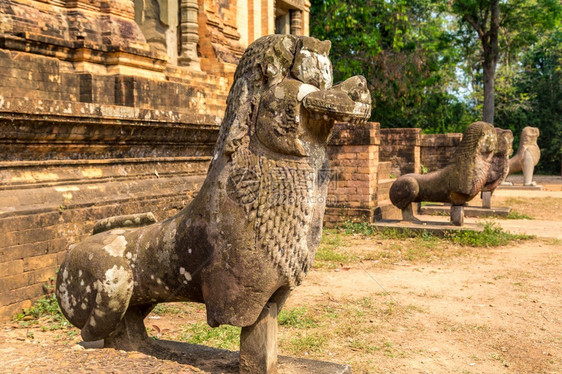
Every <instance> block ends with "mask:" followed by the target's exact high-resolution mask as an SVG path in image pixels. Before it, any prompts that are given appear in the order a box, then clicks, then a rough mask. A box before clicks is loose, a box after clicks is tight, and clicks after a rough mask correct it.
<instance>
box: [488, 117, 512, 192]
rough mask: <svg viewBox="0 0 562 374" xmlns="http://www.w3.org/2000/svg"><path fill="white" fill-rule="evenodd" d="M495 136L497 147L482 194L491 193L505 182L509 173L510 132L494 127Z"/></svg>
mask: <svg viewBox="0 0 562 374" xmlns="http://www.w3.org/2000/svg"><path fill="white" fill-rule="evenodd" d="M496 134H497V138H498V145H497V147H496V151H495V152H494V156H493V157H492V162H491V164H490V169H489V170H488V176H487V177H486V183H484V186H483V187H482V192H493V191H494V190H495V189H496V187H498V186H499V185H500V184H501V183H502V182H503V181H504V180H505V178H506V177H507V174H508V172H509V156H511V154H512V153H513V147H512V144H513V133H512V132H511V130H504V129H500V128H499V127H496Z"/></svg>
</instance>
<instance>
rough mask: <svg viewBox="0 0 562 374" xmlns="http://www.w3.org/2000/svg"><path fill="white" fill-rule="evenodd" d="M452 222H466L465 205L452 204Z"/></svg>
mask: <svg viewBox="0 0 562 374" xmlns="http://www.w3.org/2000/svg"><path fill="white" fill-rule="evenodd" d="M451 222H452V223H453V225H455V226H462V225H463V224H464V205H453V206H451Z"/></svg>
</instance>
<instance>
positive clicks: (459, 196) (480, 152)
mask: <svg viewBox="0 0 562 374" xmlns="http://www.w3.org/2000/svg"><path fill="white" fill-rule="evenodd" d="M496 146H497V134H496V130H495V129H494V126H492V125H491V124H489V123H487V122H474V123H472V124H471V125H469V126H468V127H467V129H466V130H465V132H464V134H463V137H462V141H461V142H460V144H459V146H458V147H457V149H456V150H455V153H454V154H453V157H452V159H451V161H450V162H449V163H448V164H447V166H445V167H444V168H443V169H439V170H437V171H434V172H431V173H428V174H414V173H412V174H405V175H402V176H401V177H399V178H398V179H396V181H395V182H394V183H393V184H392V186H391V187H390V192H389V195H390V201H392V204H394V205H395V206H396V207H398V208H399V209H401V210H402V217H403V219H405V220H410V221H417V219H416V218H415V217H414V216H413V212H412V203H413V202H422V201H431V202H443V203H451V204H452V205H453V206H462V205H463V204H464V203H466V202H468V201H470V200H472V199H473V198H474V197H475V196H476V195H477V194H478V193H480V191H481V190H482V187H483V186H484V184H485V183H486V179H487V176H488V171H489V169H490V164H491V162H492V157H493V155H494V152H495V151H496ZM451 211H453V210H451ZM452 218H453V216H452ZM453 223H454V224H458V225H462V219H459V220H457V219H456V218H455V219H454V220H453Z"/></svg>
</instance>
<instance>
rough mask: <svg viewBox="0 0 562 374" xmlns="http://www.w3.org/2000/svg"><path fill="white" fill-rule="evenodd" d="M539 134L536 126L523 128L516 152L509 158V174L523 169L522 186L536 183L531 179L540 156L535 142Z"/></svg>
mask: <svg viewBox="0 0 562 374" xmlns="http://www.w3.org/2000/svg"><path fill="white" fill-rule="evenodd" d="M539 134H540V132H539V129H538V128H536V127H530V126H527V127H525V128H523V131H521V139H520V140H519V148H518V149H517V153H516V154H515V156H513V157H512V158H510V159H509V174H514V173H518V172H520V171H523V185H524V186H535V185H536V183H535V182H534V181H533V173H534V170H535V166H537V164H538V163H539V159H540V158H541V150H540V148H539V146H538V144H537V139H538V137H539Z"/></svg>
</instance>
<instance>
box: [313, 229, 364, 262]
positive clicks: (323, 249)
mask: <svg viewBox="0 0 562 374" xmlns="http://www.w3.org/2000/svg"><path fill="white" fill-rule="evenodd" d="M343 247H345V242H344V240H343V238H342V235H341V232H339V231H338V230H329V229H326V230H324V232H323V234H322V241H321V243H320V246H319V247H318V251H317V252H316V258H315V265H314V266H315V267H320V268H322V267H326V268H336V267H339V266H341V265H342V264H346V263H349V262H352V261H354V260H356V258H355V257H354V256H352V255H350V254H349V253H348V252H347V251H345V250H342V249H343Z"/></svg>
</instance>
